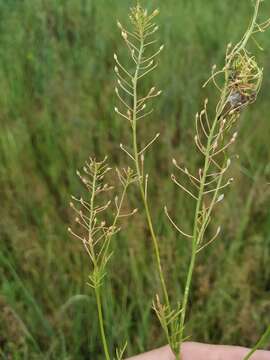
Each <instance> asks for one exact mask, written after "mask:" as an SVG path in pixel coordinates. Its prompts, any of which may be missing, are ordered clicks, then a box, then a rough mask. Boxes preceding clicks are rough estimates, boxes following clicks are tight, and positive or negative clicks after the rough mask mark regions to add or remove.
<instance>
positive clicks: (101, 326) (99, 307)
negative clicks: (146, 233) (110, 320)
mask: <svg viewBox="0 0 270 360" xmlns="http://www.w3.org/2000/svg"><path fill="white" fill-rule="evenodd" d="M95 170H96V171H95V173H94V177H93V185H92V194H91V200H90V211H89V212H90V221H89V239H88V241H89V244H90V249H91V253H92V260H93V265H94V270H96V269H98V264H97V259H96V254H95V250H94V247H93V241H92V239H91V238H90V234H91V232H92V230H91V227H92V223H93V214H94V201H95V190H96V182H97V169H95ZM95 296H96V303H97V310H98V321H99V329H100V335H101V340H102V345H103V351H104V354H105V358H106V360H110V355H109V350H108V344H107V340H106V335H105V329H104V320H103V310H102V305H101V295H100V288H99V286H98V287H95Z"/></svg>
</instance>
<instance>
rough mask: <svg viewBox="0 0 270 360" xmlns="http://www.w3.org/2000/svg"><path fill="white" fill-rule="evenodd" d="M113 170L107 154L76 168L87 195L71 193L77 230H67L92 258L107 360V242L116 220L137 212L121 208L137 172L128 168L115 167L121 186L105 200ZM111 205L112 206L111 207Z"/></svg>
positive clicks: (92, 277)
mask: <svg viewBox="0 0 270 360" xmlns="http://www.w3.org/2000/svg"><path fill="white" fill-rule="evenodd" d="M111 171H112V169H111V168H109V167H108V165H107V158H105V159H104V160H102V161H100V162H98V161H97V160H96V159H92V158H89V161H86V163H85V166H84V167H83V174H81V173H80V172H79V171H77V175H78V177H79V178H80V180H81V182H82V184H83V185H84V186H85V187H86V190H87V193H88V197H87V199H85V197H84V196H81V197H79V198H77V197H75V196H72V201H71V203H70V206H71V208H72V209H73V210H74V212H75V214H76V218H75V222H76V223H77V224H78V225H79V227H78V229H77V230H76V231H74V230H72V229H71V228H69V229H68V230H69V232H70V233H71V234H72V235H73V236H74V237H76V238H77V239H79V240H80V241H81V242H82V244H83V246H84V248H85V250H86V252H87V254H88V256H89V258H90V261H91V265H92V268H91V272H90V275H89V282H88V284H89V286H90V287H91V288H92V289H93V291H94V293H95V297H96V303H97V313H98V318H99V326H100V334H101V340H102V345H103V349H104V355H105V358H106V360H110V359H111V356H110V353H109V348H108V342H107V337H106V331H105V327H104V316H103V309H102V286H103V283H104V278H105V276H106V271H107V264H108V261H109V259H110V257H111V255H112V252H111V249H110V244H111V241H112V238H113V236H114V235H115V234H116V233H117V232H118V231H119V230H120V227H119V224H118V223H119V220H120V219H121V218H123V217H128V216H131V215H133V214H135V213H136V211H137V210H136V209H134V210H133V211H132V212H131V213H124V212H123V211H122V209H123V204H124V200H125V196H126V193H127V189H128V187H129V185H130V184H131V183H132V182H134V181H136V176H135V175H134V173H133V171H132V170H131V169H130V168H127V169H123V170H122V171H121V170H119V169H116V173H117V176H118V180H119V183H120V184H121V187H122V192H121V194H120V196H116V197H115V198H114V201H113V202H112V201H111V200H109V201H106V202H104V199H103V198H102V195H104V194H105V193H111V192H112V190H113V187H112V186H111V185H109V184H107V183H106V182H105V179H106V176H107V175H108V174H109V173H110V172H111ZM112 205H113V207H114V209H112V208H111V206H112ZM108 210H110V212H111V213H112V214H113V218H112V219H111V221H110V223H108V222H106V221H105V220H104V219H105V212H107V211H108ZM124 349H125V346H124V347H123V348H122V349H117V350H116V355H117V360H121V359H122V356H123V353H124Z"/></svg>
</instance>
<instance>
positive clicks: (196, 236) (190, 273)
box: [179, 0, 261, 354]
mask: <svg viewBox="0 0 270 360" xmlns="http://www.w3.org/2000/svg"><path fill="white" fill-rule="evenodd" d="M260 3H261V0H257V1H256V4H255V10H254V15H253V19H252V22H251V25H250V27H249V29H248V31H247V32H246V33H245V35H244V37H243V40H242V41H241V42H240V43H239V44H238V45H237V46H236V47H235V51H233V52H232V54H231V57H230V60H229V62H228V64H229V65H230V64H231V62H232V60H233V58H234V56H235V55H236V54H237V53H239V52H240V51H242V50H243V49H244V48H245V46H246V44H247V42H248V40H249V38H250V37H251V36H252V34H253V31H254V28H255V26H256V20H257V17H258V11H259V6H260ZM228 64H227V65H228ZM229 65H228V67H229ZM225 75H226V81H225V85H224V89H223V92H222V96H221V100H220V104H219V106H218V111H217V114H216V116H215V119H214V122H213V125H212V127H211V130H210V134H209V137H208V142H207V147H206V155H205V163H204V170H203V177H202V180H201V184H200V189H199V196H198V201H197V206H196V211H195V217H194V227H193V240H192V254H191V259H190V264H189V268H188V274H187V279H186V285H185V290H184V297H183V305H182V313H181V317H180V349H179V354H180V352H181V345H182V342H183V337H184V325H185V319H186V311H187V305H188V299H189V293H190V287H191V282H192V276H193V272H194V267H195V263H196V254H197V248H198V239H199V240H201V239H200V233H199V234H198V218H199V213H200V209H201V205H202V199H203V193H204V188H205V182H206V177H207V171H208V169H209V165H210V161H211V159H210V148H211V144H212V140H213V136H214V132H215V128H216V125H217V123H218V119H219V114H220V113H221V112H222V110H223V108H224V106H225V104H226V100H227V99H226V95H227V86H228V75H227V73H225Z"/></svg>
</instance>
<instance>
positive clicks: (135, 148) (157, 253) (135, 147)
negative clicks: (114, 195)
mask: <svg viewBox="0 0 270 360" xmlns="http://www.w3.org/2000/svg"><path fill="white" fill-rule="evenodd" d="M143 50H144V39H143V34H142V35H141V40H140V49H139V54H138V62H137V66H136V70H135V74H134V78H133V102H134V103H133V121H132V131H133V151H134V159H135V163H136V171H137V175H138V178H139V187H140V193H141V197H142V200H143V204H144V208H145V212H146V218H147V223H148V226H149V230H150V233H151V237H152V240H153V245H154V250H155V257H156V261H157V267H158V273H159V278H160V282H161V286H162V291H163V295H164V299H165V303H166V306H167V307H168V308H170V302H169V296H168V291H167V287H166V283H165V279H164V275H163V270H162V266H161V259H160V251H159V246H158V240H157V237H156V234H155V231H154V227H153V222H152V218H151V214H150V209H149V206H148V201H147V198H146V194H145V191H144V184H143V178H142V174H141V169H140V164H139V153H138V144H137V124H136V123H137V115H136V114H137V100H138V95H137V87H138V76H139V70H140V63H141V60H142V55H143Z"/></svg>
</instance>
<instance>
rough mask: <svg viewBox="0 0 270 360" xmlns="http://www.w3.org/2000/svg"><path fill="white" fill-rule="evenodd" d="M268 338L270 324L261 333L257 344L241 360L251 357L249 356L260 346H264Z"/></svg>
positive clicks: (269, 335) (269, 336)
mask: <svg viewBox="0 0 270 360" xmlns="http://www.w3.org/2000/svg"><path fill="white" fill-rule="evenodd" d="M269 339H270V325H269V326H268V328H267V329H266V331H265V333H264V334H263V335H262V337H261V338H260V340H259V341H258V342H257V344H256V345H255V346H254V348H253V349H252V350H250V352H249V353H248V354H247V355H246V356H245V358H244V359H243V360H249V359H250V358H251V356H252V355H253V354H254V353H255V352H256V351H257V350H258V349H260V348H261V347H263V346H265V345H266V343H267V342H268V341H269Z"/></svg>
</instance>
